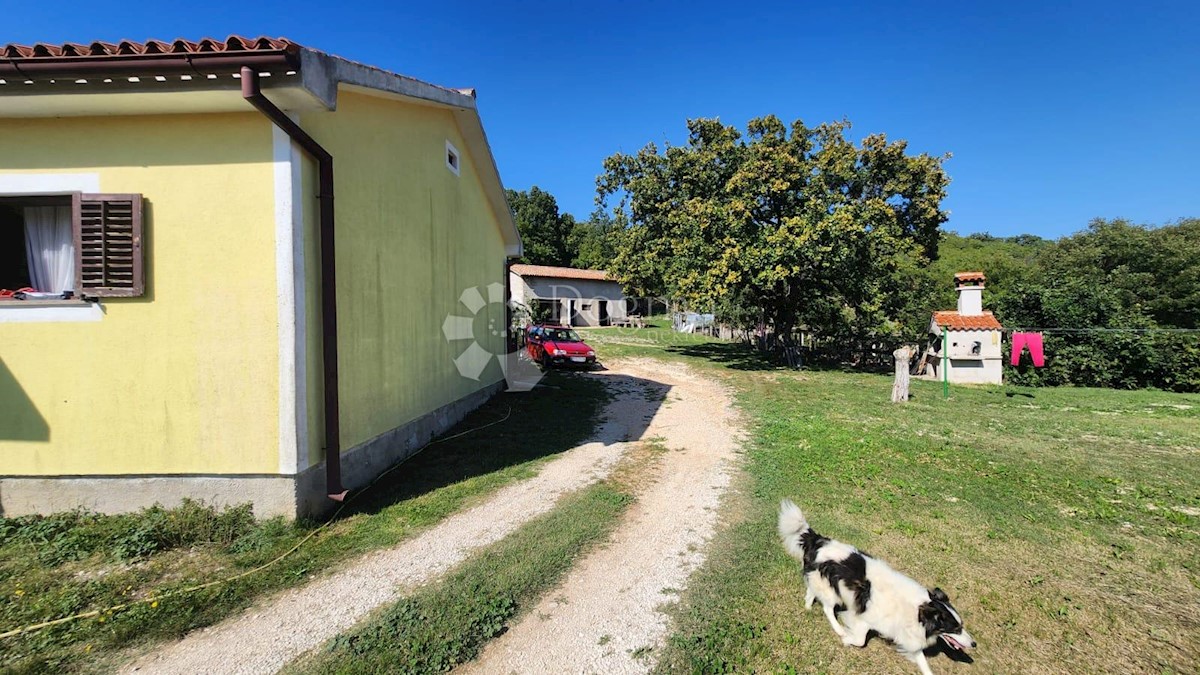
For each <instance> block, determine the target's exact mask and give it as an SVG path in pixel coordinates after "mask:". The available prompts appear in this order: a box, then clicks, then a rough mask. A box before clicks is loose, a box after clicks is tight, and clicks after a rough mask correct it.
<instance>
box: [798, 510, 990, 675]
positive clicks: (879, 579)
mask: <svg viewBox="0 0 1200 675" xmlns="http://www.w3.org/2000/svg"><path fill="white" fill-rule="evenodd" d="M779 536H780V537H782V538H783V547H784V548H785V549H787V552H788V553H789V554H790V555H791V556H792V557H793V558H795V559H797V560H799V561H800V562H801V563H803V564H804V581H805V583H806V584H807V586H808V592H807V593H805V595H804V608H805V609H810V608H811V607H812V605H813V601H815V600H820V601H821V605H822V606H823V607H824V609H825V618H827V619H829V625H830V626H833V632H835V633H837V634H838V635H840V636H841V637H842V644H845V645H847V646H855V647H862V646H863V645H865V644H866V643H867V633H869V632H870V631H875V632H876V633H877V634H879V636H880V637H883V638H885V639H887V640H890V641H891V642H892V643H893V644H895V645H896V649H897V650H898V651H899V652H900V653H901V654H904V655H905V656H906V657H908V659H909V660H910V661H912V662H913V663H915V664H917V667H918V668H920V669H921V673H922V674H923V675H933V671H931V670H930V669H929V662H928V661H927V660H926V659H925V653H924V650H925V649H926V648H928V647H932V646H933V645H934V644H936V643H937V641H938V639H939V638H940V639H941V640H943V641H944V642H945V643H946V644H947V645H949V646H950V647H953V648H954V649H957V650H960V651H966V650H967V649H970V648H972V647H974V646H975V640H973V639H971V636H970V634H969V633H967V631H966V630H964V629H963V625H962V618H961V617H959V615H958V612H957V611H955V609H954V607H953V606H952V605H951V604H950V598H948V597H946V594H945V593H944V592H942V589H940V588H935V589H933V590H932V591H930V590H926V588H925V587H924V586H922V585H921V584H919V583H917V582H916V581H913V580H912V579H910V578H908V577H906V576H904V575H903V574H901V573H899V572H897V571H896V570H894V569H892V568H891V567H889V566H888V564H887V563H885V562H883V561H880V560H876V559H875V558H872V557H871V556H869V555H867V554H866V553H863V552H862V551H859V550H858V549H856V548H854V547H853V546H851V545H849V544H844V543H842V542H840V541H837V540H834V539H829V538H827V537H823V536H821V535H819V534H817V533H816V532H814V531H813V530H812V528H810V527H809V526H808V521H807V520H805V518H804V513H802V512H801V511H800V507H798V506H796V505H795V504H793V503H792V502H791V501H790V500H787V499H785V500H783V502H782V503H780V505H779ZM839 617H840V618H841V623H839V622H838V618H839ZM842 624H845V626H843V625H842Z"/></svg>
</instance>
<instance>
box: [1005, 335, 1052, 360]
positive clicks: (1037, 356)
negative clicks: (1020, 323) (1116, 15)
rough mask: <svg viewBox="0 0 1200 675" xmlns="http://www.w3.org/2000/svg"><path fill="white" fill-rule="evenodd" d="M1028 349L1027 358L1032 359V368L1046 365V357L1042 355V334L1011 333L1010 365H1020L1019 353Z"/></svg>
mask: <svg viewBox="0 0 1200 675" xmlns="http://www.w3.org/2000/svg"><path fill="white" fill-rule="evenodd" d="M1025 347H1029V356H1030V357H1031V358H1032V359H1033V367H1034V368H1041V367H1042V366H1044V365H1046V355H1045V354H1044V353H1042V334H1041V333H1013V336H1012V364H1013V365H1014V366H1016V365H1020V363H1021V352H1022V351H1024V350H1025Z"/></svg>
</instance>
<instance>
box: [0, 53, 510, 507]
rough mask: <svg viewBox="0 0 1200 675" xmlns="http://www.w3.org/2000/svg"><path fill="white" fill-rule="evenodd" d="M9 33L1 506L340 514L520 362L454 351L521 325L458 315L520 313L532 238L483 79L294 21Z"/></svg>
mask: <svg viewBox="0 0 1200 675" xmlns="http://www.w3.org/2000/svg"><path fill="white" fill-rule="evenodd" d="M2 56H3V57H4V58H0V289H6V290H7V291H8V292H4V291H0V508H2V510H3V515H19V514H23V513H31V512H47V511H53V510H62V509H69V508H74V507H78V506H82V507H85V508H90V509H94V510H98V511H103V512H116V511H124V510H131V509H136V508H140V507H144V506H148V505H152V504H154V503H162V504H166V505H170V504H174V503H177V502H179V501H180V500H181V499H182V498H184V497H190V498H194V499H201V500H204V501H206V502H210V503H216V504H232V503H244V502H253V503H254V504H255V509H256V511H257V512H258V513H260V514H262V515H275V514H284V515H289V516H296V515H303V514H310V513H316V512H320V511H323V510H325V509H327V508H328V506H329V505H330V504H332V503H333V502H332V501H331V500H330V499H329V497H332V498H333V499H335V500H336V499H339V498H341V497H342V496H344V492H345V490H347V489H354V488H355V487H358V486H361V485H364V484H365V483H366V482H368V481H369V480H370V479H371V478H373V477H374V476H375V475H378V473H379V472H380V471H382V470H383V469H384V468H386V467H387V466H390V465H392V464H394V463H395V462H396V461H398V460H399V459H401V458H403V457H405V456H407V455H408V454H411V453H412V452H413V451H414V450H415V449H417V448H419V447H420V446H421V445H423V444H424V443H425V442H426V441H427V440H428V439H429V438H430V437H431V436H432V435H434V434H437V433H440V432H441V431H444V430H445V429H447V428H448V427H449V426H451V425H453V424H454V423H455V422H456V421H458V420H459V419H461V418H462V417H463V415H465V414H466V413H467V412H468V411H469V410H471V409H472V408H474V407H476V406H478V405H479V404H481V403H482V402H483V401H485V400H486V399H487V397H488V396H490V395H491V394H493V393H494V392H496V391H498V390H499V389H500V388H501V387H503V383H504V378H503V373H502V372H501V368H500V366H499V364H498V363H497V360H496V359H492V360H491V361H490V362H485V363H484V365H486V367H485V368H482V370H481V369H480V368H473V369H470V372H468V373H467V374H466V375H463V374H462V372H461V371H462V368H460V364H456V361H455V359H459V358H461V357H462V356H463V354H464V350H469V351H471V353H472V354H476V353H481V354H485V355H488V354H502V353H503V352H504V349H505V345H504V336H503V334H502V332H497V331H495V330H487V329H480V330H475V331H473V333H472V332H470V331H468V334H467V335H462V334H461V332H462V331H459V333H460V334H457V335H450V333H449V332H445V333H444V332H443V324H444V322H446V321H448V319H447V317H450V316H456V315H466V316H469V317H473V319H474V322H475V323H474V325H478V326H482V327H486V326H488V325H489V324H490V325H504V321H505V305H504V299H505V297H506V293H505V292H504V284H505V283H506V279H507V274H506V268H507V262H508V260H509V259H510V258H512V257H515V256H519V255H520V254H521V242H520V238H519V236H518V234H517V229H516V226H515V224H514V223H513V220H512V217H511V214H510V212H509V209H508V205H507V203H506V202H505V198H504V190H503V186H502V185H501V182H500V177H499V175H498V173H497V170H496V166H495V162H494V160H493V158H492V154H491V150H490V148H489V146H488V142H487V138H486V136H485V135H484V131H483V126H482V123H481V121H480V118H479V113H478V110H477V108H476V102H475V96H474V92H473V91H459V90H452V89H445V88H442V87H437V86H434V85H431V84H427V83H424V82H420V81H417V80H414V79H412V78H408V77H404V76H401V75H396V74H393V73H389V72H386V71H383V70H379V69H376V68H372V67H369V66H365V65H361V64H358V63H354V62H351V61H348V60H345V59H342V58H339V57H336V56H331V55H329V54H325V53H322V52H319V51H316V50H313V49H309V48H306V47H302V46H300V45H297V44H295V43H293V42H291V41H289V40H286V39H267V38H258V39H245V38H239V37H231V38H229V39H227V40H225V41H213V40H201V41H198V42H189V41H185V40H176V41H174V42H161V41H148V42H146V43H131V42H122V43H119V44H108V43H93V44H90V45H78V44H67V45H61V46H59V45H41V44H38V45H32V46H24V45H8V46H6V47H4V48H3V54H2ZM335 198H336V201H335ZM20 289H31V290H26V291H25V292H22V293H15V294H13V293H12V291H18V290H20ZM489 300H490V301H489ZM448 336H449V337H448ZM467 337H473V339H474V340H475V341H474V342H470V341H469V340H466V339H464V338H467ZM468 345H469V347H468Z"/></svg>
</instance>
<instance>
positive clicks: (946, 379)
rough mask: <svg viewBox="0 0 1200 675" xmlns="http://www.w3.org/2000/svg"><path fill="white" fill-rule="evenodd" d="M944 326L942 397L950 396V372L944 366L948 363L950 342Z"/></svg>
mask: <svg viewBox="0 0 1200 675" xmlns="http://www.w3.org/2000/svg"><path fill="white" fill-rule="evenodd" d="M948 339H949V337H948V333H947V330H946V327H945V326H942V398H950V373H949V371H947V369H946V366H947V365H949V364H950V343H949V342H948Z"/></svg>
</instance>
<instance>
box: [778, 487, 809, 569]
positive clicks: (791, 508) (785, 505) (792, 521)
mask: <svg viewBox="0 0 1200 675" xmlns="http://www.w3.org/2000/svg"><path fill="white" fill-rule="evenodd" d="M808 530H809V527H808V520H807V519H805V517H804V512H803V511H801V510H800V507H799V506H796V505H795V504H794V503H793V502H792V500H790V499H784V500H782V501H781V502H779V536H780V537H781V538H783V548H784V549H786V550H787V552H788V554H789V555H791V556H792V557H793V558H795V559H797V560H804V547H803V546H801V544H800V537H801V536H802V535H803V534H804V533H805V532H807V531H808Z"/></svg>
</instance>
